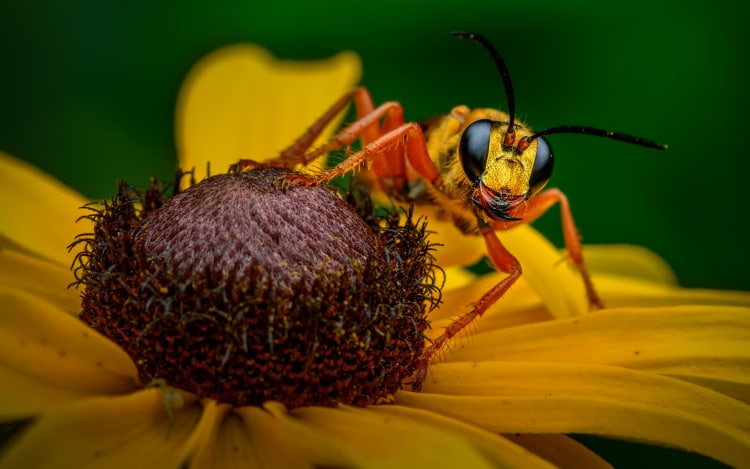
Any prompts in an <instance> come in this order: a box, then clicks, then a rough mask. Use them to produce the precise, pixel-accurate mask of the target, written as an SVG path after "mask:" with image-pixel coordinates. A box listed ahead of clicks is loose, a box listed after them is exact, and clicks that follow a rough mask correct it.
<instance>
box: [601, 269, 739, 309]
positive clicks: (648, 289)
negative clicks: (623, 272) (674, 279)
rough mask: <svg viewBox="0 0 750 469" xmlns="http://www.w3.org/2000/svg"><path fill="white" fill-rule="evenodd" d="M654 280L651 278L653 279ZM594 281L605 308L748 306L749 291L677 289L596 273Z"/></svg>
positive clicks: (666, 285)
mask: <svg viewBox="0 0 750 469" xmlns="http://www.w3.org/2000/svg"><path fill="white" fill-rule="evenodd" d="M652 280H653V279H652ZM594 282H595V283H596V286H597V288H598V289H599V292H600V293H601V295H602V298H603V299H604V302H605V304H606V305H607V307H610V308H620V307H655V306H673V305H717V306H722V305H723V306H750V292H739V291H727V290H708V289H700V288H680V287H677V286H674V285H669V284H666V283H654V282H653V281H651V280H643V279H638V278H633V277H622V276H613V275H603V274H595V275H594Z"/></svg>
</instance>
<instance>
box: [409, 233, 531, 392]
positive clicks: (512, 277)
mask: <svg viewBox="0 0 750 469" xmlns="http://www.w3.org/2000/svg"><path fill="white" fill-rule="evenodd" d="M480 231H481V233H482V236H483V237H484V241H485V244H486V245H487V252H488V254H489V257H490V260H491V261H492V263H493V265H494V266H495V268H497V269H498V270H500V271H502V272H505V273H506V274H508V276H507V277H505V278H504V279H502V280H501V281H500V282H499V283H498V284H497V285H495V286H494V287H492V288H491V289H490V290H489V291H488V292H487V293H485V294H484V295H483V296H482V297H481V298H480V299H479V301H477V302H476V303H474V304H472V306H471V310H469V311H468V312H466V313H464V314H462V315H461V316H459V317H458V318H456V319H454V320H453V322H451V324H450V325H449V326H448V327H446V328H445V330H444V331H443V333H442V335H440V336H439V337H438V338H436V339H435V340H434V341H433V342H432V343H431V344H430V346H429V347H427V348H426V349H425V350H424V352H423V353H422V356H421V357H420V359H419V366H418V368H417V373H416V374H415V376H414V380H413V381H412V383H411V386H412V390H414V391H419V390H421V388H422V383H423V382H424V380H425V378H426V377H427V368H428V366H429V364H430V362H431V361H432V359H433V358H434V357H435V355H436V354H437V353H438V352H440V350H442V349H443V347H445V345H446V344H447V343H448V342H449V341H450V340H451V339H452V338H453V337H455V336H456V335H458V334H459V333H460V332H461V331H462V330H464V329H465V328H466V327H467V326H468V325H469V324H471V323H472V322H473V321H474V320H476V319H478V318H479V317H481V316H482V315H483V314H484V313H485V312H486V311H487V310H488V309H489V308H490V306H492V305H493V304H495V303H496V302H497V301H498V300H499V299H500V298H502V297H503V295H505V293H506V292H507V291H508V290H509V289H510V287H511V286H513V284H514V283H516V280H518V278H519V277H520V276H521V272H522V271H521V263H520V262H518V259H516V258H515V256H513V254H511V253H510V251H508V249H506V247H505V246H504V245H503V243H502V242H500V239H498V237H497V234H496V233H495V229H494V228H493V227H492V226H490V225H488V224H486V223H480Z"/></svg>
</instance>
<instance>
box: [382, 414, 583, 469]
mask: <svg viewBox="0 0 750 469" xmlns="http://www.w3.org/2000/svg"><path fill="white" fill-rule="evenodd" d="M369 411H372V412H375V413H377V414H384V415H396V416H401V417H404V418H408V419H410V420H415V421H418V422H421V423H425V424H428V425H430V426H432V427H434V428H442V429H445V430H450V431H451V432H454V433H456V434H460V435H464V436H465V437H466V438H467V439H469V440H471V442H472V444H473V445H474V446H475V447H476V448H480V449H481V451H482V452H483V453H486V454H488V455H491V458H492V459H493V460H494V461H495V463H496V465H497V467H546V466H548V465H549V464H547V463H544V462H542V461H540V458H539V456H540V454H541V452H538V451H531V452H530V451H527V450H525V449H524V448H527V446H526V445H523V446H521V445H517V444H514V443H510V442H509V441H508V439H507V438H506V437H501V436H500V435H498V434H497V433H495V432H488V431H487V430H485V429H483V428H480V427H477V426H474V425H470V424H467V423H465V422H463V421H460V420H456V419H452V418H449V417H445V416H444V415H440V414H437V413H435V412H427V411H424V410H422V409H414V408H410V407H404V406H378V407H370V408H369ZM563 438H564V437H563ZM560 446H561V445H557V447H558V448H559V447H560ZM570 453H572V451H568V454H570ZM581 453H588V454H589V455H590V457H591V459H592V460H594V459H598V457H597V456H596V455H593V454H592V453H591V452H590V451H588V450H587V449H585V448H582V449H581ZM541 459H546V460H547V461H549V460H551V458H546V457H542V458H541ZM581 459H583V458H579V461H580V460H581ZM553 461H554V460H553ZM459 467H460V466H459ZM577 467H597V466H592V465H579V466H577Z"/></svg>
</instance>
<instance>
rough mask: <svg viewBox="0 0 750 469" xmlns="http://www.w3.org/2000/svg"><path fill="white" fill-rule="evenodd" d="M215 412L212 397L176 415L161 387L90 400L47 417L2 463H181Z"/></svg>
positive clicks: (54, 465)
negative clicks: (203, 405)
mask: <svg viewBox="0 0 750 469" xmlns="http://www.w3.org/2000/svg"><path fill="white" fill-rule="evenodd" d="M215 412H216V406H215V404H214V403H212V402H208V403H207V404H206V408H205V409H201V408H200V407H198V406H196V405H192V406H189V407H187V408H185V409H183V410H180V411H178V412H174V413H171V415H170V412H169V411H168V410H167V407H166V406H165V402H164V399H163V396H162V393H161V392H160V391H159V390H158V389H149V390H146V391H141V392H138V393H135V394H131V395H128V396H123V397H116V398H104V397H101V398H91V399H87V400H84V401H80V402H77V403H74V404H70V405H68V406H66V407H63V408H60V409H59V410H57V411H54V412H50V413H48V414H45V415H44V416H42V417H41V418H40V419H39V420H38V421H37V422H36V423H34V424H33V425H32V426H31V428H30V429H28V431H26V432H24V433H23V435H22V436H21V438H20V439H19V440H18V441H17V442H14V443H13V444H12V445H11V446H10V449H9V450H8V452H7V453H5V454H3V457H2V459H0V467H2V468H6V467H34V468H58V467H101V468H108V469H109V468H123V469H132V468H133V467H165V468H166V467H179V466H180V464H181V463H183V462H184V461H185V460H187V458H188V456H189V455H190V453H191V452H192V451H193V450H194V448H195V446H196V444H197V442H198V441H199V440H200V438H201V436H202V435H203V433H204V427H205V423H206V421H209V420H210V419H211V417H212V415H213V413H215Z"/></svg>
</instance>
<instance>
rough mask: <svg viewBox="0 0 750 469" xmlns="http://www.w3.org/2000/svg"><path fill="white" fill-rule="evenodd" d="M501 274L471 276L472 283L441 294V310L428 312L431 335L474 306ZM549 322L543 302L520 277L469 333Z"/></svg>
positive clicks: (475, 323) (502, 274) (500, 277)
mask: <svg viewBox="0 0 750 469" xmlns="http://www.w3.org/2000/svg"><path fill="white" fill-rule="evenodd" d="M504 276H505V274H504V273H500V272H498V273H491V274H487V275H482V276H479V277H474V280H473V281H472V282H471V283H470V284H468V285H466V286H463V287H460V288H454V289H451V290H448V291H444V292H443V295H442V300H443V303H442V304H441V305H440V308H439V309H438V310H436V311H433V312H431V313H430V316H429V318H430V321H431V325H432V331H431V333H434V332H435V331H438V332H442V329H443V328H444V327H446V326H447V325H448V324H450V322H451V321H452V320H453V319H454V318H455V317H456V316H458V315H460V314H462V313H464V312H467V311H469V310H470V309H471V307H472V305H473V303H475V302H476V301H477V300H479V298H481V297H482V295H484V294H485V293H487V291H489V290H490V288H492V287H493V286H494V285H495V284H497V283H498V282H499V281H500V280H501V279H502V278H503V277H504ZM549 319H551V316H550V314H549V313H548V312H547V311H546V310H545V309H544V308H543V307H542V302H541V299H540V298H539V296H538V295H537V294H536V292H535V291H534V290H533V289H532V288H531V285H529V282H528V281H526V279H525V278H524V277H521V278H520V279H519V280H518V281H517V282H516V284H515V285H514V286H513V288H511V289H510V291H508V292H507V293H506V294H505V295H504V296H503V297H502V298H501V299H500V300H499V301H497V302H496V303H495V304H494V305H492V306H491V307H490V308H489V309H488V310H487V312H485V314H484V315H483V316H482V318H481V319H479V320H477V321H475V322H474V323H473V324H472V325H471V326H470V330H471V332H472V333H474V332H477V331H484V330H492V329H498V328H504V327H510V326H515V325H519V324H526V323H529V322H536V321H542V320H549Z"/></svg>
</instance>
